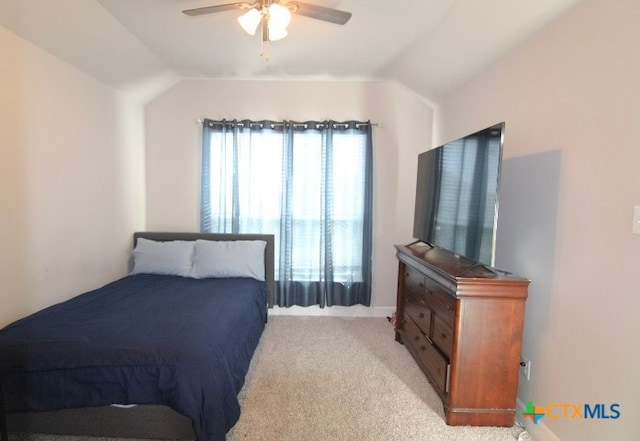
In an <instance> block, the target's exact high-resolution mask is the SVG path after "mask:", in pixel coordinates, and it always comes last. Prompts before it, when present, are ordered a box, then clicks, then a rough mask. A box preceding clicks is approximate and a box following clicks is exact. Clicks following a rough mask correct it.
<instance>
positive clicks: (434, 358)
mask: <svg viewBox="0 0 640 441" xmlns="http://www.w3.org/2000/svg"><path fill="white" fill-rule="evenodd" d="M403 327H404V332H405V336H406V339H407V341H406V342H405V343H406V344H407V345H409V346H411V347H412V348H413V351H412V352H414V354H415V355H416V356H417V358H418V359H419V361H420V363H421V364H422V365H423V366H424V367H425V368H426V370H427V371H428V372H429V374H430V376H431V377H432V379H433V380H434V381H435V385H434V386H436V387H437V388H438V389H440V391H442V392H447V374H448V366H449V362H448V361H447V359H446V358H444V357H443V356H442V354H441V353H440V352H438V350H437V349H436V348H435V346H434V345H433V344H432V343H431V342H430V341H429V339H428V338H427V337H426V336H425V335H424V334H423V333H422V332H421V331H420V329H419V328H418V326H417V325H416V324H415V323H413V321H412V320H410V319H406V320H405V321H404V323H403Z"/></svg>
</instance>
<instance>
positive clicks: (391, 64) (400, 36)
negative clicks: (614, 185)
mask: <svg viewBox="0 0 640 441" xmlns="http://www.w3.org/2000/svg"><path fill="white" fill-rule="evenodd" d="M230 1H232V0H55V1H54V0H2V2H0V25H3V26H5V27H6V28H8V29H10V30H11V31H13V32H14V33H16V34H18V35H20V36H21V37H23V38H25V39H26V40H29V41H31V42H33V43H34V44H36V45H37V46H40V47H41V48H43V49H45V50H47V51H49V52H51V53H52V54H54V55H55V56H57V57H59V58H61V59H63V60H65V61H67V62H69V63H70V64H72V65H74V66H76V67H78V68H80V69H81V70H83V71H85V72H87V73H89V74H90V75H92V76H94V77H96V78H98V79H99V80H101V81H103V82H105V83H107V84H108V85H110V86H113V87H115V88H119V89H123V90H125V91H132V93H133V92H135V91H138V92H139V91H140V90H146V91H147V92H148V91H157V90H160V89H162V87H166V85H167V84H169V83H171V82H173V81H175V80H176V79H178V78H242V79H284V80H307V79H315V80H317V79H327V80H334V79H338V80H351V79H357V80H397V81H399V82H401V83H402V84H404V85H405V86H406V87H408V88H410V89H412V90H414V91H415V92H416V93H418V94H419V95H421V96H423V97H425V98H426V99H429V100H431V101H434V102H437V101H438V100H440V99H442V98H443V97H445V96H446V95H447V94H449V93H450V92H452V91H453V90H455V89H456V88H458V87H460V86H461V85H463V84H464V83H465V82H467V81H468V80H469V79H471V78H473V77H474V76H475V75H478V73H480V72H481V71H482V70H484V69H486V68H487V67H488V66H490V65H491V64H492V63H494V62H495V61H496V60H498V59H499V58H500V57H502V56H504V55H505V54H506V53H508V52H509V51H511V50H513V49H514V48H516V47H517V46H518V45H520V44H522V43H523V42H524V41H526V39H528V38H530V37H531V36H532V35H534V34H535V33H536V32H538V31H539V30H540V29H541V28H543V27H544V26H545V25H547V24H548V23H549V22H551V21H552V20H554V19H555V18H557V17H558V16H559V15H561V14H563V13H565V12H566V11H567V10H569V9H570V8H572V7H574V6H575V5H576V4H577V3H579V2H580V1H582V0H544V1H539V0H536V1H531V0H404V1H388V0H366V1H365V0H308V1H307V3H313V4H316V5H321V6H325V7H331V8H337V9H340V10H344V11H349V12H351V13H352V14H353V16H352V18H351V20H350V21H349V22H348V23H347V24H345V25H342V26H341V25H336V24H333V23H327V22H322V21H318V20H314V19H311V18H308V17H304V16H300V15H294V16H293V17H292V20H291V24H290V25H289V27H288V31H289V35H288V36H287V37H286V38H285V39H283V40H279V41H276V42H272V43H271V44H270V48H269V52H270V57H269V61H266V60H265V58H264V57H261V56H260V55H259V53H260V50H261V44H262V43H261V40H260V37H259V35H256V36H254V37H251V36H249V35H247V34H246V33H245V32H244V31H243V30H242V29H241V28H240V26H239V25H238V22H237V20H236V19H237V17H238V16H239V15H240V14H241V13H242V11H240V10H238V11H234V10H232V11H227V12H222V13H216V14H210V15H202V16H198V17H190V16H187V15H185V14H183V13H182V10H184V9H190V8H198V7H203V6H210V5H216V4H221V3H229V2H230ZM283 3H287V0H284V1H283ZM147 94H148V93H147Z"/></svg>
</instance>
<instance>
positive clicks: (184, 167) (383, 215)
mask: <svg viewBox="0 0 640 441" xmlns="http://www.w3.org/2000/svg"><path fill="white" fill-rule="evenodd" d="M201 117H208V118H212V119H221V118H231V119H232V118H239V119H243V118H250V119H274V120H281V119H291V120H297V121H303V120H311V119H314V120H322V119H335V120H347V119H356V120H367V119H370V120H371V121H372V122H378V123H382V126H381V127H377V128H374V168H375V180H374V205H375V207H374V212H375V214H374V256H373V257H374V286H373V290H374V292H373V297H372V306H374V307H379V308H386V309H384V311H383V310H382V309H381V311H382V312H381V313H388V312H389V311H390V310H391V311H392V310H394V309H395V293H396V275H397V274H396V273H397V263H396V260H395V250H394V248H393V245H394V243H406V242H408V241H409V240H410V239H411V225H412V223H413V218H412V216H413V215H412V213H413V199H414V193H415V188H414V186H415V167H416V164H415V158H416V157H417V155H418V153H419V152H422V151H424V150H426V149H427V148H428V146H429V145H430V140H431V125H432V110H431V107H430V106H429V105H428V104H427V103H425V102H424V101H422V100H420V99H418V98H417V97H416V96H415V94H413V93H411V92H408V91H407V90H405V89H403V88H402V87H400V86H398V85H395V84H392V83H378V82H277V81H262V82H261V81H223V80H185V81H182V82H181V83H179V84H178V85H176V86H174V87H173V88H172V89H170V90H169V91H167V92H166V93H164V94H163V95H161V96H160V97H158V98H157V99H156V100H154V101H153V102H151V103H150V104H149V105H147V108H146V134H147V172H146V173H147V220H148V224H147V226H148V228H149V229H150V230H184V231H198V229H199V195H200V190H199V183H200V181H199V179H200V169H199V168H200V145H201V130H202V129H201V127H199V126H198V125H197V124H196V120H197V119H198V118H201ZM329 309H333V310H334V311H333V312H332V313H335V310H336V309H339V308H329ZM362 313H364V314H366V312H362Z"/></svg>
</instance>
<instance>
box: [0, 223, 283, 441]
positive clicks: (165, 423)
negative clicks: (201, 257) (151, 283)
mask: <svg viewBox="0 0 640 441" xmlns="http://www.w3.org/2000/svg"><path fill="white" fill-rule="evenodd" d="M139 238H143V239H149V240H155V241H171V240H197V239H204V240H214V241H222V240H264V241H265V242H266V243H267V245H266V247H265V260H264V261H265V279H266V283H267V289H268V297H267V300H268V307H269V308H272V307H273V305H274V293H275V281H274V242H275V239H274V236H273V235H270V234H224V233H171V232H136V233H134V235H133V246H134V247H135V245H136V243H137V240H138V239H139ZM266 320H267V317H266V316H265V322H266ZM1 384H2V383H1V382H0V386H1ZM9 427H10V428H11V432H12V433H48V434H55V435H74V436H91V437H107V438H137V439H157V440H195V439H196V436H195V434H194V432H193V429H192V426H191V419H190V418H188V417H186V416H184V415H182V414H180V413H178V412H176V411H175V410H173V409H171V408H170V407H168V406H162V405H140V406H135V407H131V408H121V407H115V406H105V407H85V408H79V409H63V410H56V411H50V412H24V413H7V414H5V409H4V403H3V397H2V391H0V441H8V428H9Z"/></svg>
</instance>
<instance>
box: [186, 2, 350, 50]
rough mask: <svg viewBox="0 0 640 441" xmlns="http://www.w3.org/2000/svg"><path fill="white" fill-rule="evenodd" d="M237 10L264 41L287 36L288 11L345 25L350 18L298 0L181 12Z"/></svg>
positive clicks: (246, 25) (248, 28)
mask: <svg viewBox="0 0 640 441" xmlns="http://www.w3.org/2000/svg"><path fill="white" fill-rule="evenodd" d="M237 9H239V10H243V11H246V12H245V13H244V14H243V15H241V16H240V17H238V22H239V23H240V26H242V28H243V29H244V30H245V31H246V32H247V33H248V34H250V35H255V33H256V31H257V29H258V26H260V25H262V40H263V41H265V42H269V41H275V40H280V39H282V38H284V37H286V36H287V30H286V27H287V25H288V24H289V21H290V19H291V14H292V13H293V14H297V15H303V16H305V17H309V18H313V19H316V20H321V21H326V22H329V23H335V24H339V25H343V24H345V23H346V22H348V21H349V19H350V18H351V12H345V11H340V10H338V9H333V8H327V7H325V6H318V5H312V4H310V3H304V2H299V1H290V2H286V3H285V2H281V1H280V0H256V1H254V2H253V3H249V2H236V3H226V4H222V5H214V6H205V7H202V8H195V9H186V10H184V11H182V12H183V13H185V14H187V15H190V16H197V15H205V14H213V13H217V12H225V11H233V10H237Z"/></svg>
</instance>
